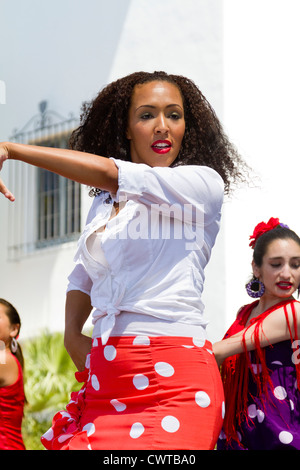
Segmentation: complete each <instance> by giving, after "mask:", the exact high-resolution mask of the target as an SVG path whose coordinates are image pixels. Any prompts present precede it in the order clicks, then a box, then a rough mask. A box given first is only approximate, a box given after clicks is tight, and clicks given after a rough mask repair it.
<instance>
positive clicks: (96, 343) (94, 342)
mask: <svg viewBox="0 0 300 470" xmlns="http://www.w3.org/2000/svg"><path fill="white" fill-rule="evenodd" d="M93 346H94V348H96V347H97V346H98V340H97V338H94V340H93Z"/></svg>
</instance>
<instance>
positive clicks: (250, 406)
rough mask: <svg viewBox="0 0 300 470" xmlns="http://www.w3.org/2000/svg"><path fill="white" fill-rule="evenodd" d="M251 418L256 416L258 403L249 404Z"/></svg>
mask: <svg viewBox="0 0 300 470" xmlns="http://www.w3.org/2000/svg"><path fill="white" fill-rule="evenodd" d="M248 416H249V418H256V405H254V404H252V405H249V406H248Z"/></svg>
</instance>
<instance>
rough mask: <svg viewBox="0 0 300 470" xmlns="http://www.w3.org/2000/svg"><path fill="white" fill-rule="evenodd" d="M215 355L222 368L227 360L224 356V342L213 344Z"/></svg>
mask: <svg viewBox="0 0 300 470" xmlns="http://www.w3.org/2000/svg"><path fill="white" fill-rule="evenodd" d="M213 353H214V356H215V360H216V362H217V364H218V366H219V367H220V366H221V365H222V363H223V361H224V360H225V357H223V355H222V341H218V342H217V343H214V344H213Z"/></svg>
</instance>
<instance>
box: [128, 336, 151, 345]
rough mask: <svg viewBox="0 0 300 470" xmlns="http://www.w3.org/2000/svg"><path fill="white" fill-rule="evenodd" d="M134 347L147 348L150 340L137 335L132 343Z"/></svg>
mask: <svg viewBox="0 0 300 470" xmlns="http://www.w3.org/2000/svg"><path fill="white" fill-rule="evenodd" d="M132 344H134V345H143V346H149V344H150V338H149V337H148V336H143V335H139V336H136V337H135V338H134V340H133V343H132Z"/></svg>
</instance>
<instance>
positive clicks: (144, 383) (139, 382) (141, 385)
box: [133, 374, 149, 390]
mask: <svg viewBox="0 0 300 470" xmlns="http://www.w3.org/2000/svg"><path fill="white" fill-rule="evenodd" d="M133 385H134V386H135V388H136V389H137V390H145V388H147V387H148V385H149V379H148V377H146V376H145V375H143V374H137V375H135V376H134V377H133Z"/></svg>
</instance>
